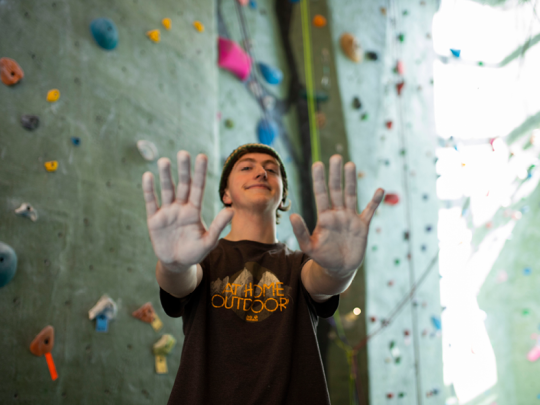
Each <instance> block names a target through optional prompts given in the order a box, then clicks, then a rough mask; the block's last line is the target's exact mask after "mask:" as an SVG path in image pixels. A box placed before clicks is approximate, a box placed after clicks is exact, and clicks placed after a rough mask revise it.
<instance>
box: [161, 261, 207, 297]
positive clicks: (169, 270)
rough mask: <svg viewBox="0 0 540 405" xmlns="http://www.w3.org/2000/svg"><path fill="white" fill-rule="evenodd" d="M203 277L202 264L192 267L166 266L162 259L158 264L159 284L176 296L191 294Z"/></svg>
mask: <svg viewBox="0 0 540 405" xmlns="http://www.w3.org/2000/svg"><path fill="white" fill-rule="evenodd" d="M202 277H203V272H202V267H201V265H200V264H196V265H195V264H194V265H193V266H191V267H188V268H185V267H175V266H166V265H164V264H163V263H162V262H161V261H160V260H158V262H157V264H156V279H157V282H158V284H159V286H160V287H161V288H162V289H163V290H165V291H167V292H168V293H169V294H171V295H172V296H173V297H176V298H183V297H186V296H188V295H189V294H191V293H192V292H193V291H195V289H196V288H197V287H198V286H199V284H200V283H201V280H202Z"/></svg>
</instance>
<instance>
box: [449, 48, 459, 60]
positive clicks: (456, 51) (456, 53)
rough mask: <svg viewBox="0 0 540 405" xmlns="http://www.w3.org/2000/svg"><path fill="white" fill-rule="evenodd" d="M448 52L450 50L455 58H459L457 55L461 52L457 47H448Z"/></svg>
mask: <svg viewBox="0 0 540 405" xmlns="http://www.w3.org/2000/svg"><path fill="white" fill-rule="evenodd" d="M450 52H452V55H454V56H455V57H456V58H459V55H460V54H461V50H459V49H450Z"/></svg>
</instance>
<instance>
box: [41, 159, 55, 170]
mask: <svg viewBox="0 0 540 405" xmlns="http://www.w3.org/2000/svg"><path fill="white" fill-rule="evenodd" d="M44 165H45V169H47V171H48V172H55V171H56V169H58V162H57V161H56V160H51V161H50V162H45V163H44Z"/></svg>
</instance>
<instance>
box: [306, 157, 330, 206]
mask: <svg viewBox="0 0 540 405" xmlns="http://www.w3.org/2000/svg"><path fill="white" fill-rule="evenodd" d="M311 175H312V177H313V192H314V193H315V202H316V204H317V212H318V213H319V214H320V213H321V212H324V211H326V210H329V209H330V202H329V201H328V191H327V190H326V181H325V178H324V164H323V163H322V162H315V163H313V166H311Z"/></svg>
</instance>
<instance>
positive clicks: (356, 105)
mask: <svg viewBox="0 0 540 405" xmlns="http://www.w3.org/2000/svg"><path fill="white" fill-rule="evenodd" d="M352 105H353V108H354V109H355V110H359V109H360V108H362V103H361V102H360V99H359V98H358V97H355V98H354V99H353V103H352Z"/></svg>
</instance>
